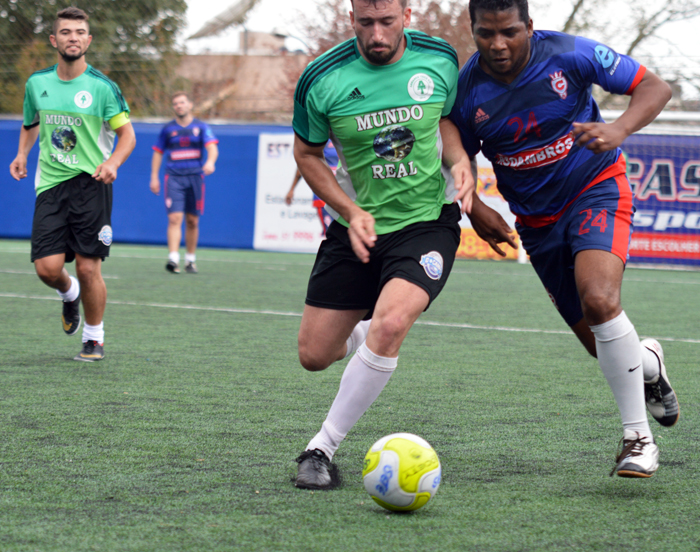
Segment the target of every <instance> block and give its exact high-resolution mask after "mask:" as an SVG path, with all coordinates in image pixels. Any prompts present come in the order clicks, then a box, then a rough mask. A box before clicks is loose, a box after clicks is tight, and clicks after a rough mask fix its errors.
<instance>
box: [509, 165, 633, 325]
mask: <svg viewBox="0 0 700 552" xmlns="http://www.w3.org/2000/svg"><path fill="white" fill-rule="evenodd" d="M632 197H633V196H632V190H631V188H630V185H629V181H628V180H627V177H626V176H625V175H624V174H620V175H618V176H615V177H613V178H608V179H607V180H603V181H601V182H599V183H597V184H595V185H594V186H592V187H591V188H589V189H587V190H586V191H584V192H583V193H582V194H581V195H579V196H578V197H577V198H576V199H575V200H574V201H573V202H572V203H571V205H569V206H568V208H567V209H566V210H565V211H564V212H563V213H562V215H561V217H560V218H559V219H558V220H557V221H556V222H554V223H552V224H549V225H547V226H543V227H540V228H533V227H529V226H524V225H522V224H518V223H516V229H517V230H518V234H519V235H520V239H521V241H522V244H523V247H524V248H525V251H527V253H528V254H529V255H530V261H531V262H532V266H533V268H534V269H535V272H537V275H538V276H539V277H540V280H541V281H542V283H543V284H544V287H545V290H546V291H547V294H548V295H549V298H550V299H551V300H552V303H554V306H555V307H556V308H557V310H558V311H559V314H561V316H562V318H564V320H565V321H566V323H567V324H568V325H569V326H573V325H575V324H577V323H578V322H580V321H581V319H582V318H583V311H582V309H581V299H580V298H579V295H578V290H577V289H576V281H575V279H574V258H575V257H576V254H577V253H578V252H579V251H586V250H589V249H599V250H602V251H610V252H611V253H613V254H614V255H616V256H618V257H619V258H620V259H621V260H622V262H623V263H626V262H627V257H628V252H629V245H630V239H631V237H632V216H633V215H634V206H633V204H632Z"/></svg>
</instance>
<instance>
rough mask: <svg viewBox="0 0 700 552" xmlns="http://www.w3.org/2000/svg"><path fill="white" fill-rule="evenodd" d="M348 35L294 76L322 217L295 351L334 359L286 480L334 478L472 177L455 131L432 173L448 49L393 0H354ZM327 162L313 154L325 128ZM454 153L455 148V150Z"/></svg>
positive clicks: (465, 205)
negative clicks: (336, 375) (330, 380)
mask: <svg viewBox="0 0 700 552" xmlns="http://www.w3.org/2000/svg"><path fill="white" fill-rule="evenodd" d="M352 8H353V11H351V12H350V21H351V24H352V26H353V28H354V30H355V34H356V38H355V39H352V40H348V41H346V42H344V43H342V44H340V45H338V46H336V47H335V48H333V49H332V50H330V51H328V52H326V53H325V54H324V55H322V56H321V57H319V58H318V59H316V60H315V61H314V62H313V63H311V64H310V65H309V66H308V67H307V69H306V70H305V71H304V73H303V74H302V76H301V78H300V79H299V82H298V84H297V88H296V93H295V97H294V100H295V103H294V123H293V126H294V132H295V142H294V155H295V159H296V162H297V165H298V167H299V170H300V171H301V173H302V175H303V176H304V178H305V179H306V181H307V183H308V184H309V186H310V187H311V188H312V190H313V191H314V193H315V194H316V195H318V196H319V197H320V198H321V199H323V200H324V201H325V202H326V207H327V209H328V210H329V212H330V213H331V214H332V215H333V216H334V217H335V218H336V220H335V221H334V222H333V223H331V225H330V227H329V228H328V231H327V238H326V240H325V241H324V242H323V243H322V244H321V247H320V249H319V252H318V256H317V257H316V262H315V264H314V268H313V271H312V274H311V277H310V280H309V286H308V291H307V297H306V306H305V308H304V314H303V317H302V321H301V328H300V330H299V359H300V361H301V364H302V366H303V367H304V368H306V369H307V370H310V371H318V370H324V369H325V368H327V367H328V366H329V365H330V364H332V363H333V362H335V361H337V360H340V359H342V358H346V357H349V356H351V355H353V353H354V356H353V357H352V359H351V360H350V362H349V363H348V365H347V367H346V369H345V372H344V374H343V377H342V379H341V382H340V389H339V390H338V394H337V395H336V398H335V401H334V402H333V404H332V406H331V409H330V412H329V413H328V416H327V418H326V420H325V422H324V423H323V425H322V427H321V431H319V433H318V434H317V435H316V436H315V437H314V438H313V439H312V440H311V442H310V443H309V444H308V446H307V447H306V450H305V451H304V452H303V453H302V454H301V455H300V456H299V458H297V462H298V466H297V478H296V486H297V487H300V488H305V489H330V488H333V487H335V486H336V485H337V484H338V477H337V468H336V467H335V465H333V464H331V460H332V458H333V455H334V454H335V452H336V450H337V448H338V446H339V445H340V443H341V441H342V440H343V439H344V438H345V436H346V435H347V433H348V431H350V429H351V428H352V427H353V426H354V425H355V423H356V422H357V420H359V418H360V417H361V416H362V414H363V413H364V412H365V411H366V410H367V409H368V408H369V407H370V405H371V404H372V403H373V402H374V401H375V399H376V398H377V397H378V396H379V394H380V393H381V391H382V389H383V388H384V386H385V385H386V383H387V382H388V381H389V378H390V377H391V374H392V373H393V371H394V369H395V368H396V366H397V360H398V353H399V348H400V346H401V343H402V342H403V340H404V338H405V337H406V335H407V334H408V331H409V330H410V328H411V326H412V325H413V323H414V322H415V321H416V320H417V318H418V316H420V314H421V313H422V312H423V311H424V310H426V309H427V308H428V306H429V305H430V303H431V301H433V300H434V299H435V298H436V297H437V295H438V294H439V293H440V291H441V289H442V288H443V286H444V285H445V281H446V280H447V276H448V275H449V273H450V270H451V268H452V264H453V262H454V258H455V254H456V252H457V247H458V245H459V240H460V228H459V224H458V223H459V220H460V218H461V213H460V209H459V207H458V206H457V205H456V204H454V203H453V199H459V200H461V201H462V210H463V211H466V212H469V211H470V207H471V193H472V190H473V189H474V180H473V178H472V176H471V168H470V162H469V159H468V157H467V155H466V153H465V152H464V150H463V149H462V148H461V144H450V148H449V150H450V158H449V159H445V161H446V163H447V164H448V166H450V167H451V172H452V175H453V176H454V178H455V187H456V188H457V193H456V197H455V194H454V193H452V194H446V184H445V179H444V177H443V176H442V174H441V156H442V139H441V136H440V131H439V128H440V126H441V124H442V122H441V120H442V118H443V117H446V116H447V115H448V114H449V113H450V110H451V108H452V105H453V103H454V99H455V93H456V83H457V74H458V64H457V55H456V53H455V51H454V49H453V48H452V47H451V46H449V45H448V44H447V43H446V42H445V41H443V40H441V39H435V38H431V37H429V36H427V35H425V34H423V33H419V32H414V31H408V30H407V29H406V28H407V27H408V26H409V24H410V21H411V9H410V8H409V7H408V6H407V0H354V1H353V2H352ZM329 137H330V139H331V140H332V141H333V143H334V144H335V147H336V150H337V151H338V156H339V158H340V164H339V166H338V169H337V172H336V175H335V176H334V175H333V172H332V171H331V170H330V169H329V168H328V165H326V164H325V163H324V161H323V148H324V145H325V143H326V141H327V140H328V138H329ZM455 152H456V153H455Z"/></svg>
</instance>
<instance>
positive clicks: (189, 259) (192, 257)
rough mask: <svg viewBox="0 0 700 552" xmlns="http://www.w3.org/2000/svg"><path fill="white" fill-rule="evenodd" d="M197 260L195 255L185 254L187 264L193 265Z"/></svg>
mask: <svg viewBox="0 0 700 552" xmlns="http://www.w3.org/2000/svg"><path fill="white" fill-rule="evenodd" d="M196 259H197V255H195V254H194V253H185V262H186V263H193V262H195V260H196Z"/></svg>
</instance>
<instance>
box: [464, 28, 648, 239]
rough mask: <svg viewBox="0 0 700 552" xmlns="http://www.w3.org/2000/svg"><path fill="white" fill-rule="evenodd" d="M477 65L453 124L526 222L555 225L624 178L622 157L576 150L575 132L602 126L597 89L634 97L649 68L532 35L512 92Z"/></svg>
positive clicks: (467, 74) (588, 46)
mask: <svg viewBox="0 0 700 552" xmlns="http://www.w3.org/2000/svg"><path fill="white" fill-rule="evenodd" d="M479 57H480V56H479V53H478V52H477V53H476V54H474V55H473V56H472V57H471V58H470V59H469V61H468V62H467V63H466V64H465V65H464V67H462V70H461V71H460V74H459V85H458V90H457V99H456V101H455V105H454V108H453V109H452V113H451V114H450V119H451V120H452V121H453V122H454V123H455V124H456V125H457V127H458V128H459V130H460V134H461V137H462V143H463V145H464V148H465V149H466V151H467V153H468V154H469V155H470V156H472V157H473V156H474V155H476V154H477V153H478V152H479V151H483V153H484V155H485V156H486V158H487V159H489V161H491V163H492V164H493V168H494V173H495V175H496V180H497V183H498V190H499V191H500V192H501V194H502V195H503V197H504V198H505V199H506V201H508V203H509V205H510V208H511V211H513V213H514V214H515V215H517V216H518V217H519V219H520V221H521V222H523V223H524V224H526V225H527V226H541V225H543V224H548V223H549V222H553V221H554V220H556V219H557V217H558V216H559V214H561V212H563V211H564V210H565V209H566V207H567V205H569V204H570V203H571V202H572V201H573V200H574V199H575V198H576V197H577V196H578V195H579V194H580V193H581V192H582V191H583V190H584V189H585V188H587V187H590V185H592V183H593V182H594V181H596V180H597V181H600V180H601V179H603V178H601V177H603V176H604V177H606V178H611V177H614V176H616V175H617V174H621V173H624V171H625V170H624V162H618V158H619V157H620V154H621V151H620V150H619V149H617V150H613V151H610V152H606V153H601V154H594V153H593V152H591V151H590V150H588V149H586V148H585V147H579V146H576V145H574V138H573V135H572V134H571V131H572V129H573V123H574V122H579V123H585V122H602V121H603V119H602V117H601V115H600V110H599V109H598V105H597V104H596V102H595V100H594V99H593V98H592V96H591V87H592V85H593V84H594V83H595V84H598V85H600V86H601V87H602V88H603V89H605V90H607V91H608V92H611V93H614V94H631V93H632V91H633V90H634V88H635V87H636V86H637V84H639V82H640V81H641V80H642V78H643V76H644V73H645V72H646V69H645V68H644V67H643V66H641V65H640V64H639V63H637V62H636V61H635V60H633V59H632V58H630V57H628V56H624V55H620V54H618V53H616V52H614V51H613V50H611V49H610V48H608V47H607V46H605V45H603V44H600V43H599V42H596V41H594V40H589V39H586V38H582V37H579V36H571V35H566V34H563V33H557V32H550V31H535V32H534V34H533V36H532V39H531V41H530V61H529V62H528V64H527V66H526V67H525V68H524V69H523V71H522V72H521V73H520V74H519V75H518V76H517V77H516V79H515V80H514V81H513V82H512V83H511V84H505V83H502V82H500V81H497V80H496V79H494V78H493V77H491V76H490V75H488V74H487V73H486V72H485V71H484V70H483V69H482V68H481V67H480V66H479ZM603 173H605V174H603Z"/></svg>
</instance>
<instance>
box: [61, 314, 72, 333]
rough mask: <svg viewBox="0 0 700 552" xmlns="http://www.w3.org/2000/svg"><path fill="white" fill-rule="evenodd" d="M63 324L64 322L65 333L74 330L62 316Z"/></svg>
mask: <svg viewBox="0 0 700 552" xmlns="http://www.w3.org/2000/svg"><path fill="white" fill-rule="evenodd" d="M61 322H63V331H65V332H67V331H68V330H70V329H71V328H72V325H71V324H68V323H67V322H66V319H65V318H63V317H62V316H61Z"/></svg>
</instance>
